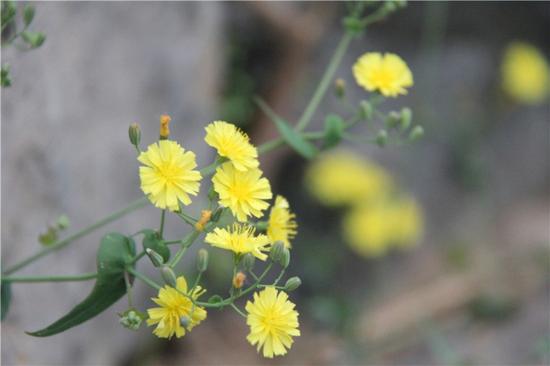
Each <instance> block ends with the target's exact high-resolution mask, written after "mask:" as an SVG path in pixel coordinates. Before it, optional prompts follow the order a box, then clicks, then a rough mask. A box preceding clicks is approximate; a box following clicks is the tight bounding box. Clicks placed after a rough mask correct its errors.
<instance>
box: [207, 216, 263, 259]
mask: <svg viewBox="0 0 550 366" xmlns="http://www.w3.org/2000/svg"><path fill="white" fill-rule="evenodd" d="M255 231H256V230H255V229H254V228H253V227H252V226H249V225H246V224H238V223H234V224H233V227H227V228H226V229H222V228H219V227H217V228H215V229H214V231H213V232H211V233H208V234H207V235H206V238H205V239H204V241H205V242H206V243H208V244H211V245H212V246H215V247H218V248H222V249H227V250H231V251H233V252H234V253H237V254H246V253H250V254H252V255H253V256H255V257H256V258H258V259H260V260H265V259H266V258H267V254H265V253H263V252H265V251H268V250H269V244H270V241H269V239H268V237H267V236H265V235H262V234H260V235H258V236H255V235H254V234H255Z"/></svg>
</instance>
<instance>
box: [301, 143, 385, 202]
mask: <svg viewBox="0 0 550 366" xmlns="http://www.w3.org/2000/svg"><path fill="white" fill-rule="evenodd" d="M305 183H306V186H307V188H308V190H309V191H310V192H311V193H312V195H313V196H314V197H316V198H317V199H318V200H319V201H320V202H321V203H323V204H325V205H327V206H342V205H352V204H355V203H358V202H364V201H370V200H372V199H375V198H377V197H379V196H381V195H385V194H387V192H388V191H389V190H390V188H391V184H392V183H391V179H390V177H389V176H388V175H387V174H386V173H385V172H384V170H383V169H382V168H380V167H379V166H377V165H375V164H374V163H371V162H369V161H368V160H366V159H365V158H362V157H360V156H358V155H356V154H354V153H351V152H348V151H345V150H339V151H338V150H337V151H331V152H328V153H325V154H323V155H322V156H321V157H319V159H318V160H317V161H315V162H314V163H313V164H312V165H310V167H309V168H308V170H307V171H306V178H305Z"/></svg>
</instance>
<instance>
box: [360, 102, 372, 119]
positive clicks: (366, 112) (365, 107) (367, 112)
mask: <svg viewBox="0 0 550 366" xmlns="http://www.w3.org/2000/svg"><path fill="white" fill-rule="evenodd" d="M359 107H360V108H361V109H360V112H361V118H363V119H371V118H372V114H373V108H372V104H371V103H370V102H369V101H367V100H363V101H361V103H359Z"/></svg>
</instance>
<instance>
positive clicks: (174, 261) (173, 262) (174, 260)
mask: <svg viewBox="0 0 550 366" xmlns="http://www.w3.org/2000/svg"><path fill="white" fill-rule="evenodd" d="M200 233H201V232H200V231H197V230H193V231H192V232H191V233H190V234H188V235H187V236H186V237H185V238H183V239H182V240H181V248H180V249H179V250H178V251H177V253H176V255H175V256H174V258H172V260H171V261H170V263H169V264H168V265H169V266H170V267H171V268H174V267H175V266H176V265H177V264H178V263H179V261H180V260H181V258H182V257H183V255H184V254H185V252H186V251H187V248H189V247H190V246H191V244H193V242H194V241H195V240H196V239H197V238H198V237H199V235H200Z"/></svg>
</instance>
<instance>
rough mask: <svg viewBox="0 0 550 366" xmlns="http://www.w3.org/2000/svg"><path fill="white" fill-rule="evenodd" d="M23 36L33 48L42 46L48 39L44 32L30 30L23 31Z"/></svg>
mask: <svg viewBox="0 0 550 366" xmlns="http://www.w3.org/2000/svg"><path fill="white" fill-rule="evenodd" d="M21 38H23V41H25V43H26V44H28V45H29V46H30V47H31V48H38V47H40V46H42V44H43V43H44V41H45V40H46V35H45V34H44V33H42V32H30V31H24V32H21Z"/></svg>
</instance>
